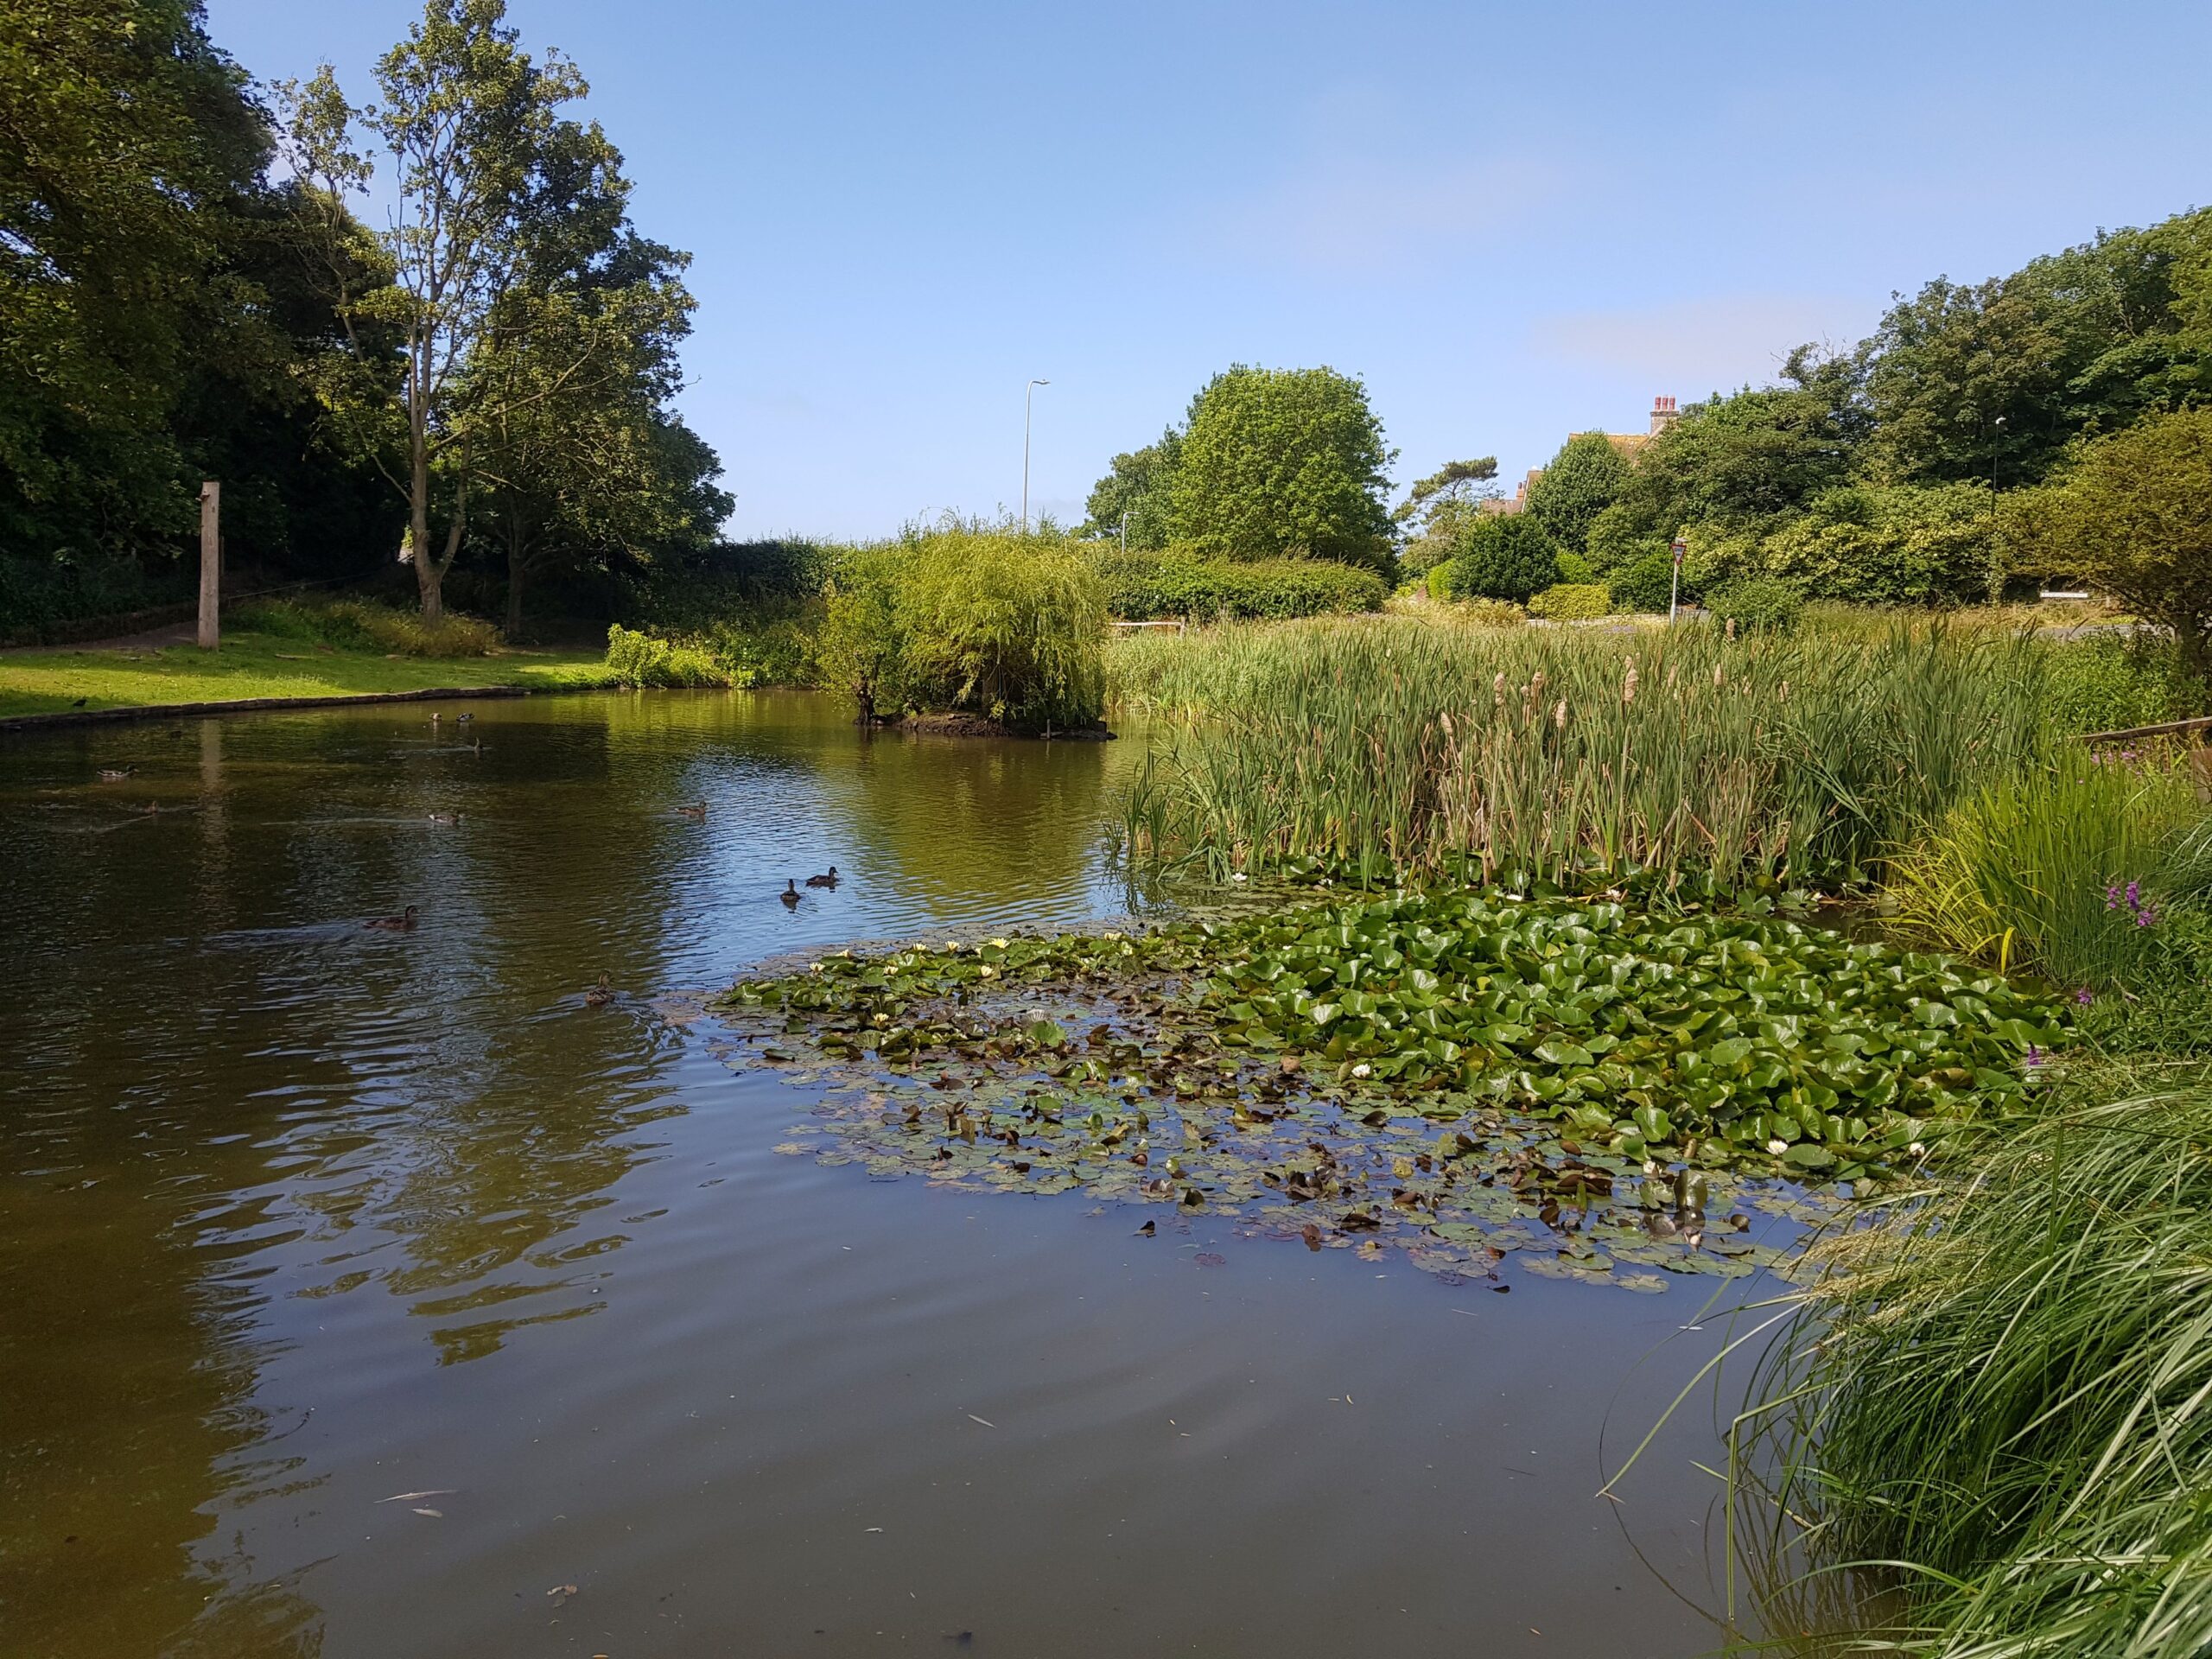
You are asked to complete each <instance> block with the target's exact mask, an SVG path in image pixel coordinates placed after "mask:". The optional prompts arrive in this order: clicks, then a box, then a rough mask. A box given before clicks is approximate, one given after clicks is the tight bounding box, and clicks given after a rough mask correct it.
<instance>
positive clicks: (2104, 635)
mask: <svg viewBox="0 0 2212 1659" xmlns="http://www.w3.org/2000/svg"><path fill="white" fill-rule="evenodd" d="M2046 676H2047V678H2048V680H2049V683H2050V690H2049V692H2048V694H2047V698H2046V707H2047V708H2048V709H2049V710H2050V715H2049V718H2050V724H2051V729H2052V730H2054V731H2057V732H2067V733H2076V732H2119V731H2126V730H2128V729H2129V728H2133V727H2136V726H2156V725H2159V724H2161V723H2163V722H2164V721H2170V720H2185V719H2187V718H2189V716H2190V715H2192V714H2194V713H2195V712H2196V710H2197V709H2198V708H2199V707H2200V706H2201V704H2202V692H2201V691H2200V690H2198V689H2197V688H2196V686H2195V684H2194V683H2192V682H2191V681H2190V677H2188V675H2186V674H2185V673H2183V671H2182V666H2181V658H2180V654H2179V653H2178V652H2177V651H2176V650H2175V649H2174V645H2173V641H2172V640H2171V639H2159V638H2158V637H2157V636H2156V635H2152V634H2148V633H2140V632H2136V633H2122V632H2109V631H2107V632H2098V633H2092V634H2088V635H2085V636H2083V637H2082V638H2080V639H2068V640H2064V641H2063V642H2060V643H2057V644H2055V645H2053V646H2052V647H2051V650H2050V658H2049V666H2048V668H2047V670H2046Z"/></svg>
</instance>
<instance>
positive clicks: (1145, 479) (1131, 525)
mask: <svg viewBox="0 0 2212 1659" xmlns="http://www.w3.org/2000/svg"><path fill="white" fill-rule="evenodd" d="M1182 451H1183V434H1182V432H1181V430H1180V429H1178V428H1175V427H1172V426H1171V427H1169V428H1168V429H1166V431H1165V432H1163V433H1161V434H1160V442H1157V443H1148V444H1147V445H1145V447H1144V448H1141V449H1132V450H1130V451H1129V452H1128V454H1120V455H1116V456H1115V457H1114V461H1113V467H1112V470H1111V471H1109V473H1108V474H1106V476H1105V477H1103V478H1102V479H1100V480H1098V482H1097V483H1096V484H1095V485H1093V486H1091V490H1090V499H1089V500H1087V501H1085V502H1084V526H1083V533H1084V535H1086V536H1099V537H1107V538H1109V539H1116V540H1117V539H1119V538H1121V537H1123V536H1127V537H1128V544H1129V545H1130V546H1131V547H1141V548H1145V549H1147V550H1151V549H1158V548H1163V547H1165V546H1166V545H1167V541H1168V537H1169V534H1170V531H1171V530H1172V527H1173V526H1172V522H1171V514H1170V509H1169V498H1170V490H1171V486H1173V482H1174V477H1175V464H1176V462H1177V461H1178V460H1179V458H1180V457H1181V454H1182Z"/></svg>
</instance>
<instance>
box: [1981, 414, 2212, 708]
mask: <svg viewBox="0 0 2212 1659" xmlns="http://www.w3.org/2000/svg"><path fill="white" fill-rule="evenodd" d="M2018 518H2019V520H2020V529H2019V534H2020V537H2021V539H2022V541H2023V542H2024V544H2025V545H2026V547H2027V548H2028V549H2029V550H2031V555H2032V556H2034V557H2035V558H2037V560H2038V561H2039V563H2040V566H2041V568H2042V569H2044V570H2046V571H2052V572H2065V573H2067V574H2069V575H2073V576H2075V577H2078V578H2079V579H2081V580H2082V581H2084V582H2088V584H2089V585H2090V586H2091V587H2092V588H2095V589H2097V590H2098V591H2100V592H2101V593H2106V594H2111V595H2113V597H2114V598H2116V599H2119V600H2120V601H2122V602H2123V603H2124V604H2126V606H2127V607H2128V608H2130V609H2131V610H2133V611H2134V612H2136V613H2138V614H2139V615H2140V616H2142V617H2144V618H2145V620H2149V621H2152V622H2156V623H2159V624H2161V625H2163V626H2165V627H2168V628H2171V629H2172V630H2173V634H2174V639H2175V641H2176V643H2177V645H2178V646H2179V648H2180V653H2181V661H2182V664H2183V667H2184V668H2185V669H2187V670H2188V671H2189V672H2190V674H2191V675H2192V676H2193V677H2195V678H2196V680H2197V681H2198V682H2199V683H2201V684H2202V685H2203V686H2204V687H2206V688H2208V689H2212V404H2207V405H2205V406H2204V407H2202V408H2198V409H2192V410H2183V411H2180V412H2177V413H2173V414H2164V415H2152V416H2145V418H2144V419H2143V420H2141V421H2139V422H2138V423H2136V424H2135V425H2133V426H2132V427H2129V428H2127V429H2125V430H2123V431H2120V432H2115V433H2113V434H2112V435H2109V436H2107V437H2101V438H2096V439H2093V440H2091V441H2090V442H2087V443H2085V444H2082V445H2081V446H2080V447H2079V448H2077V449H2076V450H2075V452H2074V453H2073V454H2072V456H2071V458H2070V461H2069V466H2068V467H2067V470H2066V472H2065V473H2064V474H2063V476H2062V477H2061V478H2060V479H2059V480H2056V481H2055V482H2054V483H2052V484H2050V485H2048V486H2044V487H2043V488H2041V489H2038V490H2037V491H2034V492H2032V493H2031V494H2030V495H2029V496H2028V498H2027V500H2026V503H2025V505H2024V506H2023V508H2022V509H2021V511H2020V512H2019V514H2018Z"/></svg>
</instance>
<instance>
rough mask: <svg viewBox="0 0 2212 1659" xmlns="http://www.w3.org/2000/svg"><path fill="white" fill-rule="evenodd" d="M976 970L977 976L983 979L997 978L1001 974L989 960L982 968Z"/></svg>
mask: <svg viewBox="0 0 2212 1659" xmlns="http://www.w3.org/2000/svg"><path fill="white" fill-rule="evenodd" d="M976 976H977V977H979V978H982V979H996V978H997V977H998V976H999V970H998V969H995V968H994V967H992V966H991V964H990V963H988V962H987V963H984V964H983V965H982V967H981V968H979V969H976Z"/></svg>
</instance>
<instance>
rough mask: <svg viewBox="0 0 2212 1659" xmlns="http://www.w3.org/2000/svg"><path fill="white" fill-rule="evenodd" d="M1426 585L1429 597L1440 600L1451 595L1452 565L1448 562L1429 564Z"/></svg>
mask: <svg viewBox="0 0 2212 1659" xmlns="http://www.w3.org/2000/svg"><path fill="white" fill-rule="evenodd" d="M1427 588H1428V596H1429V597H1430V598H1431V599H1433V600H1447V599H1450V598H1451V597H1452V567H1451V566H1450V565H1449V564H1448V563H1447V564H1435V565H1431V566H1430V567H1429V570H1428V579H1427Z"/></svg>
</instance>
